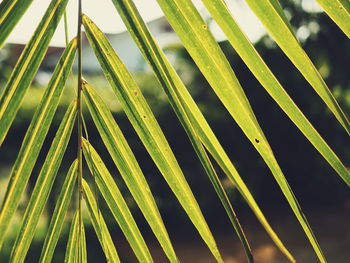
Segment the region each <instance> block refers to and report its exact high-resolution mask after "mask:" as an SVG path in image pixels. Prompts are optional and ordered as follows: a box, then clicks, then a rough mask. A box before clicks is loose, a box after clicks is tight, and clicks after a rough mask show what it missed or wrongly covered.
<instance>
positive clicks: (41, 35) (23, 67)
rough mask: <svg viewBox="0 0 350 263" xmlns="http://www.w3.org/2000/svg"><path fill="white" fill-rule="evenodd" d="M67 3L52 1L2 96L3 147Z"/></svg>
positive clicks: (0, 136) (62, 0) (64, 0)
mask: <svg viewBox="0 0 350 263" xmlns="http://www.w3.org/2000/svg"><path fill="white" fill-rule="evenodd" d="M67 2H68V0H53V1H51V3H50V5H49V7H48V9H47V11H46V13H45V15H44V17H43V18H42V19H41V22H40V24H39V26H38V27H37V29H36V30H35V32H34V34H33V36H32V38H31V39H30V41H29V42H28V44H27V45H26V47H25V48H24V50H23V52H22V54H21V56H20V58H19V59H18V61H17V63H16V66H15V68H14V69H13V71H12V73H11V76H10V78H9V80H8V81H7V83H6V86H5V88H4V89H3V91H2V93H1V96H0V122H1V126H0V145H1V144H2V142H3V141H4V139H5V137H6V134H7V132H8V130H9V128H10V126H11V124H12V122H13V120H14V118H15V116H16V113H17V111H18V109H19V106H20V104H21V102H22V99H23V97H24V95H25V93H26V91H27V89H28V87H29V86H30V83H31V82H32V80H33V78H34V76H35V74H36V72H37V70H38V68H39V66H40V63H41V61H42V60H43V58H44V56H45V53H46V50H47V48H48V46H49V43H50V40H51V38H52V36H53V34H54V32H55V29H56V27H57V25H58V22H59V20H60V18H61V16H62V14H63V12H64V10H65V8H66V5H67Z"/></svg>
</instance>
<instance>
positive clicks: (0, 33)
mask: <svg viewBox="0 0 350 263" xmlns="http://www.w3.org/2000/svg"><path fill="white" fill-rule="evenodd" d="M32 2H33V0H3V1H2V2H1V4H0V48H1V47H2V45H3V44H4V42H5V40H6V38H7V37H8V36H9V34H10V33H11V31H12V30H13V28H14V27H15V26H16V24H17V23H18V21H19V20H20V19H21V17H22V16H23V14H24V13H25V12H26V11H27V9H28V7H29V6H30V5H31V3H32Z"/></svg>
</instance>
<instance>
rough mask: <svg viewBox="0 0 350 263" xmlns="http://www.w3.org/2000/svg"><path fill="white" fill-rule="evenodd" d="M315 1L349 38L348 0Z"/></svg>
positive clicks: (349, 8)
mask: <svg viewBox="0 0 350 263" xmlns="http://www.w3.org/2000/svg"><path fill="white" fill-rule="evenodd" d="M317 3H319V4H320V6H321V7H322V8H323V10H324V11H325V12H326V13H327V14H328V15H329V17H330V18H332V19H333V20H334V22H335V23H336V24H337V25H338V26H339V27H340V28H341V30H342V31H343V32H344V34H346V35H347V36H348V38H350V27H349V24H350V2H349V1H348V0H317Z"/></svg>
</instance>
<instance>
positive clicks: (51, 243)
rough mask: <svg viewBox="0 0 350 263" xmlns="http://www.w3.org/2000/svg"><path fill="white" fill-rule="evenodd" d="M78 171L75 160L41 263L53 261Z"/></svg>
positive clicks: (46, 239)
mask: <svg viewBox="0 0 350 263" xmlns="http://www.w3.org/2000/svg"><path fill="white" fill-rule="evenodd" d="M77 171H78V161H77V160H75V161H74V162H73V163H72V165H71V167H70V168H69V171H68V173H67V176H66V178H65V180H64V183H63V185H62V188H61V191H60V194H59V196H58V199H57V202H56V206H55V210H54V212H53V215H52V218H51V221H50V226H49V229H48V231H47V234H46V237H45V241H44V245H43V248H42V250H41V254H40V259H39V262H40V263H49V262H51V260H52V256H53V253H54V251H55V247H56V244H57V241H58V239H59V237H60V234H61V230H62V226H63V223H64V218H65V215H66V212H67V210H68V206H69V202H70V200H71V197H72V194H73V190H74V185H75V182H76V179H77V174H78V173H77Z"/></svg>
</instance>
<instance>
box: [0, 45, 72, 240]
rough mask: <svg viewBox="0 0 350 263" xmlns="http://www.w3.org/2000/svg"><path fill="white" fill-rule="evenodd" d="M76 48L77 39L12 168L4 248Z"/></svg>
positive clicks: (0, 229) (1, 235) (1, 217)
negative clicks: (10, 225)
mask: <svg viewBox="0 0 350 263" xmlns="http://www.w3.org/2000/svg"><path fill="white" fill-rule="evenodd" d="M76 47H77V41H76V40H75V39H74V40H72V41H71V43H70V45H69V46H68V47H67V48H66V50H65V51H64V53H63V55H62V57H61V58H60V61H59V62H58V64H57V66H56V69H55V71H54V73H53V75H52V78H51V80H50V82H49V84H48V87H47V89H46V90H45V93H44V95H43V97H42V99H41V101H40V104H39V106H38V107H37V109H36V111H35V114H34V117H33V119H32V121H31V123H30V126H29V128H28V130H27V133H26V135H25V137H24V140H23V142H22V146H21V149H20V152H19V154H18V156H17V159H16V162H15V164H14V166H13V167H12V171H11V174H10V181H9V184H8V186H7V190H6V194H5V198H4V201H3V204H2V207H1V213H0V247H1V245H2V243H3V241H4V239H5V234H6V229H7V227H8V225H9V223H10V220H11V218H12V216H13V214H14V212H15V211H16V208H17V206H18V203H19V200H20V198H21V194H22V192H23V191H24V189H25V186H26V185H27V182H28V179H29V176H30V174H31V172H32V169H33V167H34V165H35V162H36V159H37V157H38V154H39V152H40V149H41V147H42V145H43V143H44V140H45V137H46V134H47V132H48V130H49V127H50V125H51V122H52V119H53V116H54V114H55V111H56V109H57V106H58V103H59V99H60V97H61V94H62V91H63V87H64V84H65V82H66V79H67V77H68V74H69V71H70V69H71V67H72V64H73V60H74V56H75V51H76ZM70 107H76V106H75V103H73V104H71V106H70ZM1 127H2V125H1Z"/></svg>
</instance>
